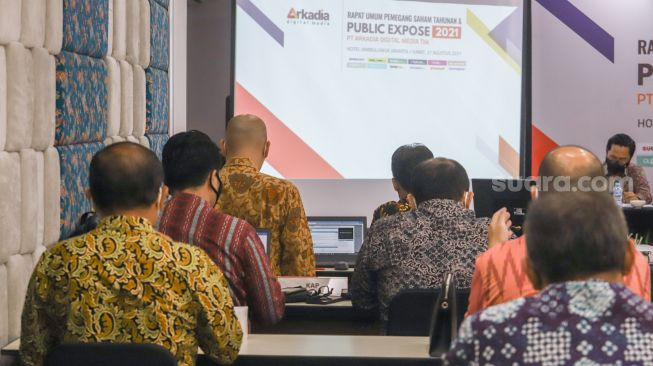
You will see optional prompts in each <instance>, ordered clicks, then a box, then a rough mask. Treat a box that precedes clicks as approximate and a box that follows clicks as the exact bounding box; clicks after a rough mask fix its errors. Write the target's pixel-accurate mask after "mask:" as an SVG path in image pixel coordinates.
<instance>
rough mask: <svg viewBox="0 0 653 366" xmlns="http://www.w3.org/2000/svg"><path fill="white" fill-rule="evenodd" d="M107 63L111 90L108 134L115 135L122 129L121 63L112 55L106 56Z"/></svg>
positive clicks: (108, 81) (108, 87)
mask: <svg viewBox="0 0 653 366" xmlns="http://www.w3.org/2000/svg"><path fill="white" fill-rule="evenodd" d="M104 62H105V63H106V65H107V89H108V92H109V96H108V97H109V109H108V111H107V121H108V124H107V136H115V135H117V134H118V132H119V131H120V113H121V112H120V109H121V108H120V104H121V103H122V101H121V100H120V95H121V94H122V92H121V89H120V88H121V86H120V85H121V83H120V77H121V76H120V64H119V63H118V61H116V60H115V59H114V58H112V57H105V58H104Z"/></svg>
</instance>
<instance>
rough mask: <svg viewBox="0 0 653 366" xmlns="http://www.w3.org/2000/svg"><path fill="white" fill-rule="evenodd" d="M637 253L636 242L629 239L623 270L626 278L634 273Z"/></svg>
mask: <svg viewBox="0 0 653 366" xmlns="http://www.w3.org/2000/svg"><path fill="white" fill-rule="evenodd" d="M636 253H637V247H636V246H635V240H634V239H632V238H631V239H629V240H628V242H626V254H625V255H624V268H623V275H624V276H626V275H627V274H629V273H630V271H632V269H633V266H634V265H635V255H636Z"/></svg>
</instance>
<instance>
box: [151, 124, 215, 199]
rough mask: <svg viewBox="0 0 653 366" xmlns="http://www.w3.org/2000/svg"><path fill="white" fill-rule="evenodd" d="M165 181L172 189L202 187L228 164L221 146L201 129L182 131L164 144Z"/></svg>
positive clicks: (173, 190)
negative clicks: (210, 175) (212, 173)
mask: <svg viewBox="0 0 653 366" xmlns="http://www.w3.org/2000/svg"><path fill="white" fill-rule="evenodd" d="M162 157H163V171H164V176H165V184H166V185H167V186H168V188H170V190H171V191H172V192H175V191H180V190H184V189H187V188H193V187H199V186H201V185H202V184H204V182H206V179H207V178H208V177H209V174H211V172H212V171H214V170H217V171H220V169H222V166H223V165H224V160H223V159H222V154H220V148H218V145H217V144H216V143H215V142H213V140H211V138H210V137H209V136H207V135H206V134H205V133H203V132H200V131H195V130H192V131H187V132H180V133H178V134H176V135H174V136H172V137H171V138H170V140H168V142H167V143H166V144H165V146H164V147H163V154H162Z"/></svg>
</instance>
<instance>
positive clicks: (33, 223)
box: [20, 149, 42, 254]
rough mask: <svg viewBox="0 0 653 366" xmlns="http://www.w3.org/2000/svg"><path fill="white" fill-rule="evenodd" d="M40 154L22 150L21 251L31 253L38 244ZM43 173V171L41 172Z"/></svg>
mask: <svg viewBox="0 0 653 366" xmlns="http://www.w3.org/2000/svg"><path fill="white" fill-rule="evenodd" d="M38 168H39V166H38V156H37V153H36V151H34V150H32V149H25V150H21V152H20V181H21V184H20V204H21V209H20V215H21V220H20V221H21V223H20V228H21V229H20V241H21V244H20V253H21V254H30V253H32V252H34V249H36V245H37V244H38V242H37V240H38V226H39V224H38V222H37V221H38V209H39V206H40V205H39V202H38V199H39V197H38V196H39V192H38V189H39V187H38V180H39V172H38ZM41 174H42V173H41Z"/></svg>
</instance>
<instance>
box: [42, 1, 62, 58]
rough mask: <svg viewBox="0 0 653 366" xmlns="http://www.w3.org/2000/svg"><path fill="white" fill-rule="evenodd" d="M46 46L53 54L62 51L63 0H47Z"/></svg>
mask: <svg viewBox="0 0 653 366" xmlns="http://www.w3.org/2000/svg"><path fill="white" fill-rule="evenodd" d="M45 2H46V8H45V43H44V47H45V48H46V49H47V50H48V51H49V52H50V53H51V54H53V55H57V54H59V52H61V46H62V44H63V0H45Z"/></svg>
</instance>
